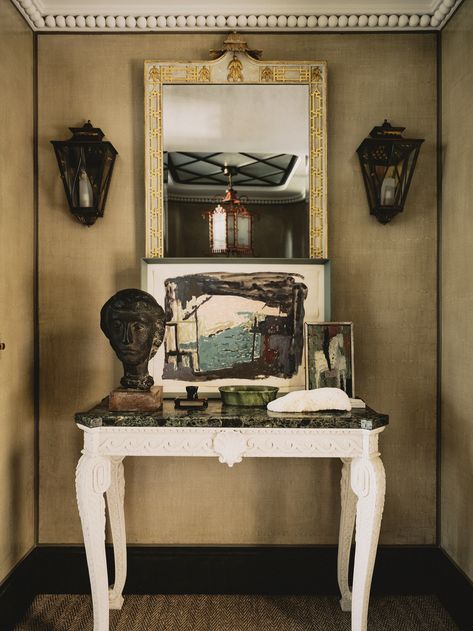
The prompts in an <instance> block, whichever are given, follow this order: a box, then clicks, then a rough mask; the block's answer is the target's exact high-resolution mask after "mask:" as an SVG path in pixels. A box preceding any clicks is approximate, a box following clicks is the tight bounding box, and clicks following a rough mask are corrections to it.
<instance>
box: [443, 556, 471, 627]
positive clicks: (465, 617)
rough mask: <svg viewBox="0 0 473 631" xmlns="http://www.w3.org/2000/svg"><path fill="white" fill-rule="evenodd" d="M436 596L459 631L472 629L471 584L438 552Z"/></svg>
mask: <svg viewBox="0 0 473 631" xmlns="http://www.w3.org/2000/svg"><path fill="white" fill-rule="evenodd" d="M438 557H439V558H438V572H439V589H438V591H437V594H438V596H439V598H440V600H441V601H442V603H443V606H444V607H445V609H447V611H448V612H449V613H450V615H451V616H452V618H453V619H454V620H455V622H456V624H457V625H458V626H459V627H460V629H461V631H471V630H472V629H473V583H472V582H471V581H470V579H469V578H468V577H467V576H466V574H465V573H464V572H463V571H462V570H461V569H460V568H459V567H458V565H457V564H456V563H455V562H454V561H453V560H452V559H451V558H450V557H449V556H448V554H446V552H445V551H444V550H439V555H438Z"/></svg>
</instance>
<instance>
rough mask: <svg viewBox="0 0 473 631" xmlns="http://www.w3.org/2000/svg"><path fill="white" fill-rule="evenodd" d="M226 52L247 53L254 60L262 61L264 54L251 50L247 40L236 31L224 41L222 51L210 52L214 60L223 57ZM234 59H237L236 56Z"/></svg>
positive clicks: (260, 51)
mask: <svg viewBox="0 0 473 631" xmlns="http://www.w3.org/2000/svg"><path fill="white" fill-rule="evenodd" d="M226 52H232V53H246V54H247V55H248V56H249V57H252V58H253V59H261V55H262V54H263V51H262V50H257V49H256V48H253V49H252V48H250V47H249V46H248V44H247V43H246V40H244V39H243V38H242V36H241V35H240V33H237V32H236V31H234V32H233V33H230V34H229V35H227V37H226V38H225V39H224V40H223V44H222V47H221V48H220V49H218V50H210V51H209V53H210V56H211V57H212V58H213V59H217V58H218V57H221V56H222V55H224V54H225V53H226ZM233 57H235V54H234V55H233Z"/></svg>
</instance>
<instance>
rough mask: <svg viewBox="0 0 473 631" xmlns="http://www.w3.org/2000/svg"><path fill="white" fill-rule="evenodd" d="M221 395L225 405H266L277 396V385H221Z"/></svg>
mask: <svg viewBox="0 0 473 631" xmlns="http://www.w3.org/2000/svg"><path fill="white" fill-rule="evenodd" d="M219 390H220V395H221V397H222V401H223V403H225V405H243V406H248V407H250V406H251V407H266V405H267V404H268V403H269V402H270V401H273V400H274V399H275V398H276V394H277V393H278V390H279V388H276V386H221V387H220V388H219Z"/></svg>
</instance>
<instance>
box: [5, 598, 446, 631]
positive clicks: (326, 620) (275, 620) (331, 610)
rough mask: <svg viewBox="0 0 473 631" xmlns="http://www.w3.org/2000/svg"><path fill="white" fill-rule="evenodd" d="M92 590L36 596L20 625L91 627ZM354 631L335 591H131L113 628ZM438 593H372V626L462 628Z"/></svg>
mask: <svg viewBox="0 0 473 631" xmlns="http://www.w3.org/2000/svg"><path fill="white" fill-rule="evenodd" d="M92 627H93V625H92V603H91V599H90V597H89V596H76V595H65V596H58V595H41V596H37V597H36V598H35V599H34V601H33V603H32V605H31V607H30V609H29V610H28V612H27V614H26V616H25V618H24V620H23V621H22V622H21V623H20V624H19V625H17V626H16V627H15V631H92ZM266 630H268V631H350V614H348V613H343V612H342V611H341V610H340V607H339V605H338V600H337V598H335V597H334V596H215V595H210V596H207V595H189V596H186V595H184V596H182V595H176V596H173V595H171V596H169V595H166V596H127V597H126V598H125V604H124V605H123V608H122V610H121V611H111V612H110V631H266ZM457 630H458V627H457V626H456V625H455V624H454V623H453V622H452V620H451V618H450V617H449V615H448V614H447V612H446V611H445V609H444V608H443V607H442V605H441V604H440V602H439V600H438V599H437V598H436V597H435V596H392V597H383V598H372V599H371V604H370V612H369V622H368V631H457Z"/></svg>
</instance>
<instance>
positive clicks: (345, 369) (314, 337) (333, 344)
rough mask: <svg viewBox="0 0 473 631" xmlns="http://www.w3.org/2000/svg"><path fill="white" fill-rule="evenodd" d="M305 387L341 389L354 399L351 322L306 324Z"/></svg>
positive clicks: (310, 388) (309, 388)
mask: <svg viewBox="0 0 473 631" xmlns="http://www.w3.org/2000/svg"><path fill="white" fill-rule="evenodd" d="M305 351H306V388H307V389H308V390H312V389H313V388H327V387H328V388H341V389H342V390H344V391H345V392H346V393H347V395H348V396H349V397H350V398H351V399H353V398H355V375H354V360H353V323H352V322H314V323H313V324H311V323H306V324H305Z"/></svg>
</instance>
